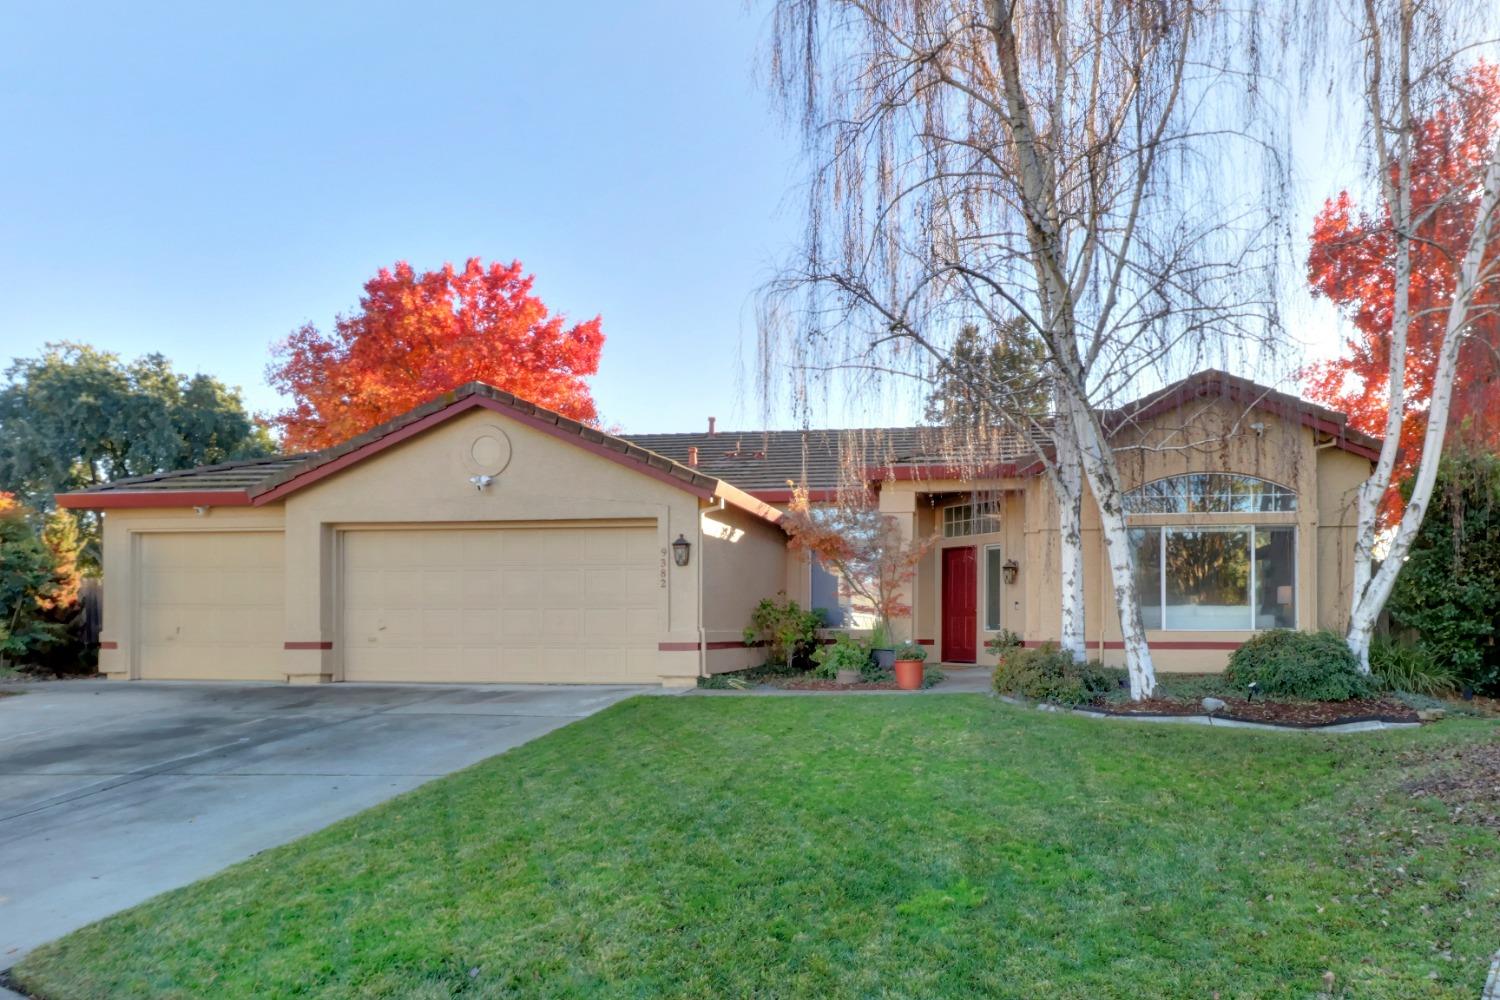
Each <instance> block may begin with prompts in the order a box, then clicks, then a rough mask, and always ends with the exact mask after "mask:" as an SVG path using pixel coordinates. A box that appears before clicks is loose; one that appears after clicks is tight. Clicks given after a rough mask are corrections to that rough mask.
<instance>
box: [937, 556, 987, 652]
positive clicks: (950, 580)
mask: <svg viewBox="0 0 1500 1000" xmlns="http://www.w3.org/2000/svg"><path fill="white" fill-rule="evenodd" d="M978 593H979V574H978V561H977V560H976V559H975V551H974V546H972V545H966V546H964V547H962V548H952V549H944V550H943V648H942V657H943V662H945V663H973V662H974V659H975V653H976V651H977V650H976V648H975V641H976V639H975V637H976V635H977V633H978V631H979V628H978V622H977V620H976V618H975V614H976V610H977V605H978V601H977V597H978Z"/></svg>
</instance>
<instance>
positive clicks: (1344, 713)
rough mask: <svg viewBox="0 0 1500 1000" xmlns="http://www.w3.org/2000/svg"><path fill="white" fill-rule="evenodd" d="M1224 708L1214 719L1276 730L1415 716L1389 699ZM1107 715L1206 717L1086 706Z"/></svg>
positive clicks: (1152, 702)
mask: <svg viewBox="0 0 1500 1000" xmlns="http://www.w3.org/2000/svg"><path fill="white" fill-rule="evenodd" d="M1221 700H1222V701H1223V702H1224V704H1225V705H1226V706H1227V707H1226V708H1225V709H1223V710H1222V711H1220V712H1216V713H1214V718H1216V719H1233V720H1235V721H1237V722H1269V723H1274V724H1276V725H1280V726H1299V727H1300V726H1332V725H1337V724H1338V723H1341V722H1370V721H1375V722H1416V721H1417V713H1416V712H1414V711H1412V710H1411V709H1410V708H1408V707H1407V706H1405V705H1403V704H1401V702H1399V701H1395V700H1393V699H1390V698H1355V699H1351V700H1350V701H1261V700H1257V701H1249V700H1246V699H1243V698H1223V699H1221ZM1088 707H1089V708H1090V709H1092V710H1094V711H1096V712H1104V713H1107V714H1109V715H1207V714H1208V713H1207V712H1205V711H1204V710H1203V706H1202V705H1201V704H1199V703H1198V702H1196V701H1178V700H1177V699H1175V698H1148V699H1146V700H1145V701H1133V702H1128V703H1124V704H1106V703H1097V704H1094V705H1090V706H1088Z"/></svg>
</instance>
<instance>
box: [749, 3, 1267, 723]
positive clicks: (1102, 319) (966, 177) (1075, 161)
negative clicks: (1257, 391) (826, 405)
mask: <svg viewBox="0 0 1500 1000" xmlns="http://www.w3.org/2000/svg"><path fill="white" fill-rule="evenodd" d="M1256 29H1257V23H1256V20H1255V18H1254V16H1253V14H1250V15H1242V14H1240V13H1238V9H1234V10H1231V9H1229V8H1226V7H1224V6H1221V5H1220V4H1218V3H1215V2H1211V0H1210V2H1201V0H1200V2H1194V0H1161V2H1155V3H1149V4H1147V3H1139V2H1135V0H777V2H776V3H775V7H774V14H773V24H772V33H773V44H772V62H771V70H772V75H773V78H774V81H775V83H776V85H777V92H778V94H779V96H780V98H781V100H782V103H783V105H784V107H785V108H787V109H788V110H789V111H790V112H791V113H792V115H793V117H794V118H795V120H796V121H797V122H798V124H799V125H800V128H801V131H802V134H803V135H804V137H805V140H806V144H807V151H808V155H809V159H810V161H811V163H812V166H813V170H812V177H811V182H810V184H809V191H808V196H809V200H808V206H809V207H808V226H807V232H806V236H805V240H804V243H803V246H802V249H801V252H800V254H799V256H798V259H797V261H796V263H795V264H794V265H793V266H791V267H790V268H789V269H788V270H787V272H786V273H785V274H784V275H783V277H782V278H781V279H780V280H779V281H777V282H775V283H774V284H773V286H772V287H771V289H770V290H769V291H770V295H769V299H770V300H772V304H770V305H768V306H767V307H766V308H764V309H763V310H762V315H763V317H768V318H776V319H778V320H781V321H783V322H784V323H785V324H786V326H785V327H783V328H781V329H780V330H778V331H775V332H770V333H768V332H767V331H766V330H765V329H763V330H762V334H761V336H762V349H763V351H764V350H765V349H766V348H767V346H768V345H769V346H771V347H773V348H777V349H783V350H784V349H791V350H793V351H796V352H799V357H800V358H801V359H802V360H804V361H806V360H807V359H808V358H813V359H817V358H819V357H825V358H826V357H830V356H831V357H834V358H839V359H842V360H843V361H845V362H846V363H849V364H851V365H854V366H860V365H864V366H869V367H871V368H875V369H878V370H901V369H903V368H904V369H907V370H910V369H912V368H917V367H921V366H923V365H931V364H941V363H942V359H943V358H944V357H945V355H946V352H947V351H948V349H949V345H950V344H951V341H952V337H953V336H954V334H955V333H956V331H957V330H958V329H959V328H960V327H961V325H962V324H963V323H965V322H987V323H999V322H1001V321H1003V320H1004V319H1005V318H1008V317H1010V316H1017V315H1018V316H1022V317H1024V318H1025V319H1026V321H1027V322H1028V323H1029V324H1030V325H1031V328H1032V329H1033V330H1034V331H1035V335H1036V336H1037V337H1038V338H1040V339H1041V341H1042V342H1043V343H1045V345H1046V347H1047V354H1048V359H1049V367H1050V370H1051V373H1052V376H1053V380H1054V386H1055V389H1056V394H1055V400H1056V403H1055V410H1056V412H1055V413H1054V414H1053V415H1052V417H1053V419H1051V420H1049V421H1047V422H1046V431H1047V433H1049V434H1050V435H1051V438H1052V441H1053V445H1054V446H1053V447H1052V448H1051V449H1050V450H1049V454H1047V455H1046V456H1045V458H1046V461H1047V470H1048V472H1047V474H1048V477H1049V481H1050V482H1051V484H1052V487H1053V489H1054V491H1055V492H1056V494H1057V499H1058V501H1059V502H1058V514H1059V529H1060V537H1061V540H1062V541H1061V547H1062V557H1061V564H1062V570H1063V573H1062V576H1063V584H1062V590H1063V593H1062V594H1061V595H1060V596H1061V599H1062V602H1063V609H1064V621H1065V622H1067V623H1068V624H1067V625H1065V628H1064V638H1065V640H1066V641H1068V642H1069V644H1070V645H1072V644H1074V643H1076V645H1077V647H1078V648H1079V649H1081V648H1082V578H1081V577H1082V574H1081V568H1082V546H1081V537H1082V532H1081V528H1080V516H1081V503H1082V500H1081V498H1082V493H1083V485H1084V483H1087V485H1088V488H1089V492H1090V493H1091V494H1092V496H1093V498H1094V500H1095V503H1096V504H1097V506H1098V509H1099V515H1100V520H1101V523H1102V528H1103V536H1104V541H1105V544H1106V547H1107V552H1108V562H1109V572H1110V577H1111V581H1112V584H1113V590H1114V593H1115V595H1116V599H1117V604H1118V611H1119V616H1120V628H1121V633H1122V636H1123V638H1124V646H1125V658H1126V665H1127V668H1128V670H1129V674H1130V686H1131V693H1132V696H1133V697H1136V698H1141V697H1145V696H1146V695H1148V694H1149V693H1150V692H1151V691H1152V689H1153V687H1154V685H1155V674H1154V670H1153V667H1152V663H1151V654H1150V651H1149V649H1148V648H1147V645H1146V636H1145V629H1144V627H1143V625H1142V619H1141V612H1140V605H1139V601H1138V599H1137V595H1136V590H1135V576H1134V572H1133V558H1132V553H1131V550H1130V544H1129V536H1128V533H1127V530H1126V521H1125V511H1124V506H1123V502H1122V491H1121V477H1120V473H1119V469H1118V467H1117V464H1116V460H1115V455H1114V452H1113V450H1112V449H1111V447H1110V442H1109V437H1108V433H1107V428H1105V427H1104V426H1103V425H1102V422H1101V410H1102V409H1103V408H1104V407H1105V406H1106V405H1108V404H1109V403H1110V402H1112V401H1118V400H1120V399H1122V398H1124V397H1126V396H1128V395H1130V394H1132V393H1133V392H1136V391H1138V390H1139V389H1140V388H1141V387H1142V386H1143V385H1145V384H1146V383H1149V382H1151V381H1153V380H1155V379H1159V378H1161V377H1162V376H1163V374H1164V373H1167V372H1172V371H1176V372H1178V373H1182V374H1186V373H1187V372H1189V371H1191V370H1193V369H1195V368H1197V367H1201V366H1202V364H1203V360H1204V358H1205V357H1206V356H1212V357H1214V359H1215V360H1219V361H1221V362H1222V359H1223V357H1224V354H1225V352H1227V351H1228V349H1229V348H1228V347H1227V345H1229V344H1231V343H1240V344H1250V343H1255V342H1257V341H1260V340H1261V339H1262V338H1264V337H1266V336H1267V335H1268V332H1269V331H1273V330H1274V329H1275V326H1276V324H1275V308H1274V301H1275V282H1276V278H1275V263H1276V261H1278V260H1279V259H1280V257H1279V255H1278V253H1277V252H1276V249H1277V247H1278V246H1280V245H1281V244H1280V243H1279V240H1280V239H1281V232H1282V231H1281V229H1280V228H1279V226H1278V225H1277V221H1278V220H1277V219H1276V218H1275V216H1276V210H1277V209H1278V207H1279V206H1280V204H1281V201H1282V199H1281V196H1280V194H1279V188H1278V185H1279V179H1280V178H1281V176H1282V175H1281V165H1280V161H1279V157H1278V156H1277V150H1279V149H1280V148H1283V144H1280V143H1277V142H1275V141H1258V140H1256V139H1255V138H1254V133H1255V131H1256V130H1257V129H1265V130H1269V129H1270V128H1272V127H1274V126H1271V125H1268V124H1266V123H1264V122H1261V121H1259V120H1257V119H1255V117H1254V115H1253V113H1252V112H1253V110H1254V107H1255V104H1256V102H1255V99H1254V98H1255V95H1256V94H1257V92H1258V86H1259V79H1258V68H1257V67H1256V65H1255V63H1254V53H1255V52H1257V51H1259V39H1258V38H1256V37H1255V35H1254V32H1255V31H1256ZM1262 163H1264V164H1265V165H1266V166H1267V167H1268V169H1258V165H1259V164H1262ZM1247 164H1249V165H1251V166H1252V167H1257V168H1256V169H1250V170H1246V169H1245V168H1246V165H1247ZM1263 179H1269V182H1267V183H1266V184H1265V185H1264V186H1263V184H1262V180H1263ZM792 300H795V301H796V303H797V304H796V305H795V306H794V307H789V303H790V302H791V301H792ZM1216 352H1217V353H1216ZM1014 419H1015V420H1016V422H1017V423H1018V424H1022V425H1024V424H1026V423H1028V422H1030V421H1031V420H1032V418H1031V417H1029V416H1028V415H1025V414H1018V415H1016V416H1015V417H1014Z"/></svg>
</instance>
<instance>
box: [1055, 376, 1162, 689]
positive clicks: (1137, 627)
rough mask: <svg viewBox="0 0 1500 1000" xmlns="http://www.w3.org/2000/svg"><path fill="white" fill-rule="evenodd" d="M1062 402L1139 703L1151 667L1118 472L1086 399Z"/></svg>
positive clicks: (1152, 674)
mask: <svg viewBox="0 0 1500 1000" xmlns="http://www.w3.org/2000/svg"><path fill="white" fill-rule="evenodd" d="M1067 404H1068V406H1069V409H1070V412H1071V415H1072V419H1073V426H1074V430H1075V433H1076V436H1077V438H1078V444H1079V452H1080V453H1081V457H1082V460H1083V471H1084V474H1085V475H1086V476H1087V477H1088V482H1089V489H1090V490H1092V491H1093V493H1094V502H1095V504H1096V506H1097V507H1098V508H1099V522H1100V527H1101V529H1102V531H1103V533H1104V545H1105V552H1106V556H1107V558H1108V560H1109V576H1110V582H1111V583H1112V584H1113V585H1114V589H1115V606H1116V608H1117V609H1118V610H1119V613H1120V635H1121V638H1122V639H1123V640H1124V644H1125V669H1126V672H1127V673H1128V674H1129V675H1130V697H1131V698H1132V699H1133V700H1136V701H1139V700H1140V699H1142V698H1149V697H1151V694H1152V692H1154V691H1155V690H1156V667H1155V665H1154V664H1153V663H1152V662H1151V647H1150V646H1148V645H1147V644H1146V628H1145V624H1144V623H1143V622H1142V620H1141V602H1140V595H1139V594H1137V593H1136V589H1135V560H1134V559H1133V558H1132V555H1131V551H1130V531H1129V528H1128V526H1127V525H1126V522H1125V503H1124V494H1123V493H1122V491H1121V490H1120V487H1119V483H1120V475H1119V470H1118V469H1117V468H1116V466H1115V457H1114V452H1113V450H1111V449H1110V447H1109V443H1108V442H1107V441H1105V440H1104V433H1103V430H1102V428H1101V427H1100V426H1099V422H1098V420H1097V419H1096V417H1095V415H1094V413H1093V412H1092V411H1090V410H1089V408H1088V404H1087V402H1086V401H1084V400H1081V399H1079V398H1078V397H1077V396H1076V395H1075V394H1073V393H1069V394H1068V398H1067Z"/></svg>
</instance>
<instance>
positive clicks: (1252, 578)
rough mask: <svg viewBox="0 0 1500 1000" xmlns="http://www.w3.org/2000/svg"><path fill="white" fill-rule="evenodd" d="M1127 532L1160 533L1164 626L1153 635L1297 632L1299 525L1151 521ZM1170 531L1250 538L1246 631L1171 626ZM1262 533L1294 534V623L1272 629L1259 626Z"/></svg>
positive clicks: (1159, 581) (1160, 595)
mask: <svg viewBox="0 0 1500 1000" xmlns="http://www.w3.org/2000/svg"><path fill="white" fill-rule="evenodd" d="M1277 513H1283V512H1277ZM1128 530H1130V531H1155V532H1157V546H1156V548H1157V552H1156V586H1157V594H1156V599H1157V604H1158V607H1160V608H1161V624H1160V625H1159V626H1158V627H1157V628H1155V629H1150V630H1149V631H1153V632H1268V631H1273V630H1275V629H1278V628H1290V629H1295V628H1298V627H1299V625H1298V622H1299V620H1300V619H1301V617H1302V616H1301V614H1300V612H1299V609H1298V605H1299V604H1300V603H1301V598H1302V539H1301V532H1300V531H1298V530H1297V525H1296V523H1295V522H1282V521H1268V522H1262V523H1256V522H1251V523H1230V522H1227V521H1226V522H1218V521H1215V522H1210V523H1203V524H1183V523H1181V522H1156V521H1153V522H1150V523H1147V524H1131V525H1130V526H1129V529H1128ZM1170 531H1197V532H1208V531H1216V532H1231V531H1238V532H1244V533H1245V534H1246V536H1247V545H1248V548H1249V552H1248V555H1249V562H1250V574H1249V578H1248V581H1247V583H1246V596H1247V597H1248V599H1249V603H1250V615H1249V622H1248V624H1247V625H1246V627H1245V628H1243V629H1226V628H1212V627H1194V626H1191V625H1187V626H1174V625H1172V624H1171V622H1170V621H1169V620H1168V616H1167V611H1168V607H1169V606H1168V604H1167V533H1168V532H1170ZM1262 531H1267V532H1269V531H1289V532H1291V535H1292V603H1291V609H1292V623H1291V624H1290V625H1273V626H1271V627H1270V628H1261V627H1260V626H1259V625H1257V624H1256V617H1257V604H1256V584H1257V583H1259V580H1258V579H1257V570H1256V566H1255V547H1256V546H1255V538H1256V535H1257V534H1258V533H1259V532H1262ZM1132 559H1133V556H1132ZM1140 597H1141V595H1140V594H1137V595H1136V598H1137V601H1139V599H1140Z"/></svg>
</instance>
